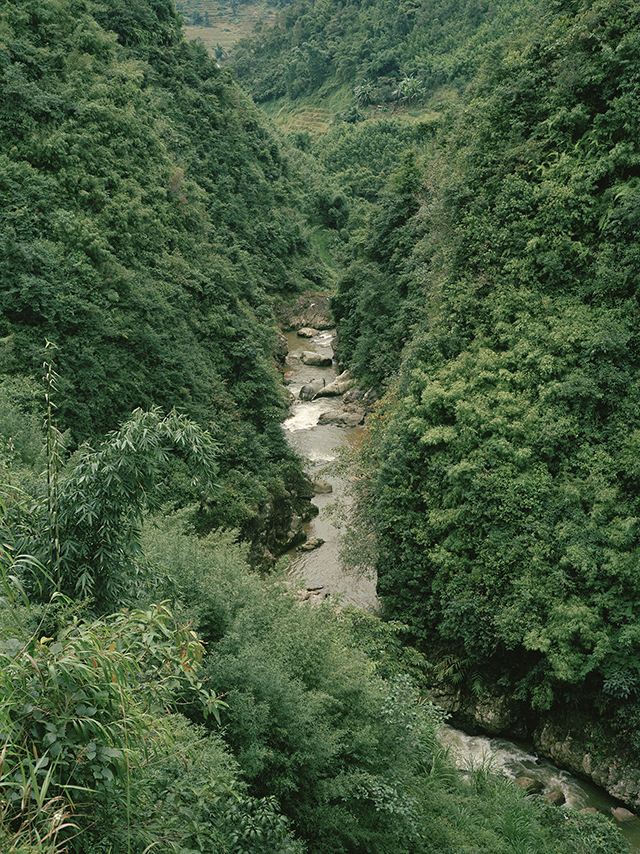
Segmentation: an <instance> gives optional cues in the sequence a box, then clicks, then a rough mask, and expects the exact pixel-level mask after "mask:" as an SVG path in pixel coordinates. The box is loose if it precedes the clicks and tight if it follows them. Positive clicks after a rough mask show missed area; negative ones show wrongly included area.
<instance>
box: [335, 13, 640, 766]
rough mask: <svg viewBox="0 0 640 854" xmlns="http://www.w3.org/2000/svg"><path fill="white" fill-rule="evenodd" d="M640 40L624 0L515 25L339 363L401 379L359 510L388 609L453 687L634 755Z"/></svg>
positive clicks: (374, 435) (370, 287)
mask: <svg viewBox="0 0 640 854" xmlns="http://www.w3.org/2000/svg"><path fill="white" fill-rule="evenodd" d="M639 46H640V16H639V14H638V10H637V7H636V6H635V5H634V4H632V3H624V2H609V0H603V2H600V0H598V2H586V0H585V2H579V3H562V2H560V3H549V4H547V6H546V11H545V14H544V15H543V16H542V17H540V18H538V19H537V20H535V21H532V22H531V23H530V25H529V27H528V28H526V29H524V30H523V31H522V32H521V33H520V34H519V35H517V37H513V38H510V39H509V38H507V39H505V41H504V42H503V44H502V46H501V48H500V50H499V51H498V50H494V51H493V52H492V56H491V60H490V61H487V62H486V63H485V64H484V65H483V66H482V68H481V70H480V73H479V74H478V75H477V77H476V78H475V80H474V81H473V83H472V84H471V86H470V88H469V90H468V92H467V94H466V96H465V99H464V103H463V105H462V106H461V108H460V109H459V110H451V111H449V112H448V113H447V115H446V121H444V122H442V123H441V124H440V130H439V131H438V133H437V134H436V136H435V138H434V139H430V140H428V142H427V143H426V144H425V146H424V147H423V148H422V151H418V153H417V154H412V155H411V156H410V157H408V158H407V159H406V160H405V162H404V164H403V165H402V166H401V167H400V168H399V170H398V171H397V173H396V175H395V177H394V178H393V180H392V181H391V183H390V184H389V186H388V189H387V192H386V194H384V195H383V197H382V198H381V200H380V202H379V204H378V205H377V206H376V208H375V209H374V211H373V213H372V214H371V217H370V219H369V226H368V230H367V231H366V240H365V241H360V243H359V244H358V245H357V246H356V247H355V249H354V256H353V260H352V263H351V267H350V269H349V271H348V273H347V274H346V275H345V276H344V277H343V279H342V281H341V284H340V287H339V293H338V296H337V298H336V301H335V307H336V310H337V313H338V316H339V320H340V330H341V337H342V340H343V341H344V346H345V356H346V357H347V358H348V359H350V361H351V364H352V367H353V368H354V369H355V370H356V371H357V372H358V373H359V374H360V375H361V376H362V377H363V378H365V379H367V380H368V381H369V382H372V381H373V382H376V383H378V384H379V385H381V386H383V387H384V386H385V385H386V386H387V387H388V389H389V391H388V393H387V397H386V400H385V402H384V403H383V404H382V406H381V409H380V413H379V418H378V419H377V423H376V424H375V425H374V426H373V427H372V430H371V444H370V446H369V447H368V449H367V450H366V452H365V467H366V470H367V473H368V479H367V480H366V481H363V483H364V484H366V485H365V486H364V487H363V505H362V506H363V512H364V513H365V515H366V517H367V520H368V522H367V524H368V526H373V528H374V529H375V531H376V534H377V549H378V553H377V554H378V556H377V562H376V564H377V570H378V578H379V592H380V594H381V596H382V597H383V600H384V602H385V607H386V608H387V613H388V614H389V615H390V616H398V617H401V618H402V619H406V620H408V621H409V622H410V623H411V625H412V627H413V631H414V634H415V637H416V638H417V639H418V641H419V643H420V644H421V645H422V647H423V648H424V649H428V650H429V651H430V654H431V655H432V656H433V658H434V661H437V660H439V661H440V662H441V663H442V666H443V668H444V669H445V670H448V672H449V674H450V675H452V676H455V678H456V679H457V680H460V678H461V677H462V676H463V675H464V676H465V677H466V678H467V680H469V681H468V683H467V684H471V677H473V680H474V681H475V684H476V686H478V685H481V684H482V683H483V682H484V683H485V685H486V684H492V685H497V686H498V687H499V690H501V691H502V692H504V693H505V694H507V695H509V696H511V697H515V698H516V699H517V700H519V701H521V702H522V709H523V713H525V714H526V710H527V709H534V710H537V711H536V714H537V713H538V712H539V710H545V709H549V708H551V709H555V710H556V711H559V710H562V712H563V714H565V713H566V711H567V710H571V711H572V712H573V713H574V714H578V713H584V715H585V717H584V718H583V720H585V721H586V720H589V721H590V722H591V726H592V728H594V729H592V731H595V730H597V727H598V724H597V721H601V722H602V721H605V720H606V721H607V725H612V726H613V729H614V730H615V731H616V732H617V734H618V736H624V737H625V739H626V740H627V741H626V743H627V745H633V746H634V748H635V749H636V750H637V749H638V748H639V747H640V735H639V732H640V721H639V720H638V716H637V702H636V698H637V691H638V688H639V687H640V681H639V680H640V656H639V654H640V638H639V636H638V632H637V621H636V616H635V615H636V614H637V609H638V602H639V598H640V589H639V588H638V558H639V556H640V550H639V547H640V539H639V537H640V528H639V523H638V520H639V518H640V504H639V486H640V483H639V481H638V459H639V456H638V454H639V450H640V448H639V446H638V437H639V436H640V433H639V428H640V420H639V411H638V407H637V400H638V391H639V381H640V371H639V368H640V365H639V362H638V358H639V356H638V352H639V351H638V344H639V341H638V328H639V327H638V319H639V316H638V301H637V286H638V277H639V273H640V268H639V262H640V255H639V253H638V246H637V235H638V205H639V201H640V196H639V195H638V192H639V191H638V181H639V179H640V151H639V148H638V139H639V135H638V132H639V130H640V127H639V120H640V113H639V111H638V106H637V105H638V95H639V94H640V92H639V86H640V77H639V75H638V63H637V55H638V48H639ZM414 150H415V147H414ZM385 350H386V352H389V353H391V352H395V353H398V354H401V361H400V359H395V360H394V359H386V360H385V359H381V357H380V354H381V352H383V351H385ZM398 371H399V372H398ZM367 530H369V531H370V530H371V527H369V528H368V529H367Z"/></svg>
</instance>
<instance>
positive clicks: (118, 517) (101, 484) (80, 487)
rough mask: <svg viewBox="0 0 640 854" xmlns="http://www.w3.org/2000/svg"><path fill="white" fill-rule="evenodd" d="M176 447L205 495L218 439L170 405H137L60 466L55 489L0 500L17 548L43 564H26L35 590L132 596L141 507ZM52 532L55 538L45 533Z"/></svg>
mask: <svg viewBox="0 0 640 854" xmlns="http://www.w3.org/2000/svg"><path fill="white" fill-rule="evenodd" d="M174 449H175V450H176V451H178V452H179V453H180V454H182V456H183V457H184V459H185V462H186V465H187V466H188V467H189V468H190V470H191V472H192V477H193V482H194V484H198V487H199V489H200V490H201V491H202V494H203V495H204V496H207V495H209V494H210V493H211V491H212V490H213V489H215V484H214V481H213V478H214V477H215V476H216V473H217V466H216V462H215V458H216V452H217V447H216V444H215V442H213V440H212V438H211V436H210V435H209V434H208V433H206V432H204V431H203V430H201V429H200V428H199V427H198V426H197V425H196V424H194V423H193V422H191V421H190V420H189V419H188V418H185V417H184V416H181V415H178V414H177V413H176V412H175V411H174V412H171V413H169V415H166V416H162V415H161V414H160V412H159V411H158V410H157V409H152V410H151V411H149V412H142V411H137V412H135V413H133V416H132V418H131V419H130V420H129V421H128V422H127V423H126V424H125V425H124V426H123V427H122V428H121V429H120V430H119V431H118V432H116V433H113V434H111V435H110V436H108V437H107V438H106V439H105V440H104V442H103V443H102V445H101V446H100V447H99V448H98V449H97V450H95V451H93V450H91V449H90V448H88V447H83V448H82V449H81V450H80V451H79V452H78V453H77V454H76V456H75V457H74V458H73V459H72V460H71V461H70V462H69V463H68V465H67V467H66V469H63V470H62V471H61V472H59V473H58V472H57V471H56V470H55V468H54V467H50V471H49V474H50V484H51V478H54V479H55V493H53V494H52V493H51V485H50V491H49V494H48V495H47V496H41V497H40V501H39V502H36V503H35V504H34V505H32V506H27V505H26V504H25V503H23V504H22V506H21V505H20V503H18V502H17V501H16V500H15V499H13V500H10V501H9V502H8V504H7V505H6V507H5V508H4V510H5V513H4V519H3V523H4V529H5V531H6V536H9V537H11V539H12V540H13V542H12V543H10V545H11V547H12V549H13V551H14V553H16V554H21V553H25V554H32V555H35V556H36V557H38V558H39V559H40V561H41V562H42V565H43V567H44V568H45V573H44V577H43V574H42V573H41V572H40V571H39V569H37V568H36V569H35V571H33V572H27V575H26V579H25V580H26V582H27V584H28V586H29V587H30V589H31V590H32V591H34V592H35V591H36V590H38V595H39V596H44V597H45V598H48V597H49V595H50V594H51V592H52V589H53V590H55V591H57V592H62V593H65V594H67V595H70V596H74V597H80V598H87V597H91V599H92V600H93V607H94V608H95V609H96V611H97V612H98V613H101V614H105V613H108V612H109V611H111V610H113V609H115V608H117V607H119V606H120V605H121V604H122V603H123V602H125V601H127V602H131V601H135V598H136V582H135V577H134V575H135V573H134V566H135V558H136V557H137V556H138V555H139V553H140V543H139V538H140V523H141V521H142V517H143V514H144V513H145V512H147V511H152V510H157V509H158V508H159V505H160V497H161V495H162V492H161V490H160V484H161V478H162V474H163V469H165V468H166V463H167V461H168V459H169V453H170V451H172V450H174ZM52 468H53V470H52ZM52 532H55V536H54V538H52V537H51V536H50V534H51V533H52Z"/></svg>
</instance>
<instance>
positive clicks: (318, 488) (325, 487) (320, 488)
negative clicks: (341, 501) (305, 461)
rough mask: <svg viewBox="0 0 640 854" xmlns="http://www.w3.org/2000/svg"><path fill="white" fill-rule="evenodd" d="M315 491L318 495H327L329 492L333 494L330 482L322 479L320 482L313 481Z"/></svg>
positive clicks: (319, 479)
mask: <svg viewBox="0 0 640 854" xmlns="http://www.w3.org/2000/svg"><path fill="white" fill-rule="evenodd" d="M313 491H314V492H315V494H316V495H325V494H326V493H328V492H333V486H331V484H330V483H329V481H327V480H324V479H323V478H321V477H320V478H318V480H314V481H313Z"/></svg>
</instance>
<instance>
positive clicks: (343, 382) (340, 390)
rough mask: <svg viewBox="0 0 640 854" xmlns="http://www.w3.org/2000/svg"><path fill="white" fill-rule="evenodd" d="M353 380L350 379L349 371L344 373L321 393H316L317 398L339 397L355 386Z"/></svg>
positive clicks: (322, 389) (321, 390)
mask: <svg viewBox="0 0 640 854" xmlns="http://www.w3.org/2000/svg"><path fill="white" fill-rule="evenodd" d="M353 382H354V381H353V380H352V379H350V378H349V371H343V372H342V373H341V374H340V376H338V377H336V378H335V380H334V381H333V382H332V383H329V384H328V385H326V386H325V387H324V388H321V389H320V391H318V392H316V397H337V396H338V395H340V394H344V393H345V392H347V391H349V389H350V388H351V386H352V385H353Z"/></svg>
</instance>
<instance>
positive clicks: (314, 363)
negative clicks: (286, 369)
mask: <svg viewBox="0 0 640 854" xmlns="http://www.w3.org/2000/svg"><path fill="white" fill-rule="evenodd" d="M301 361H302V362H303V364H305V365H309V366H310V367H312V368H330V367H331V365H332V364H333V357H332V356H327V355H324V354H323V353H314V352H313V351H312V350H303V352H302V356H301Z"/></svg>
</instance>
